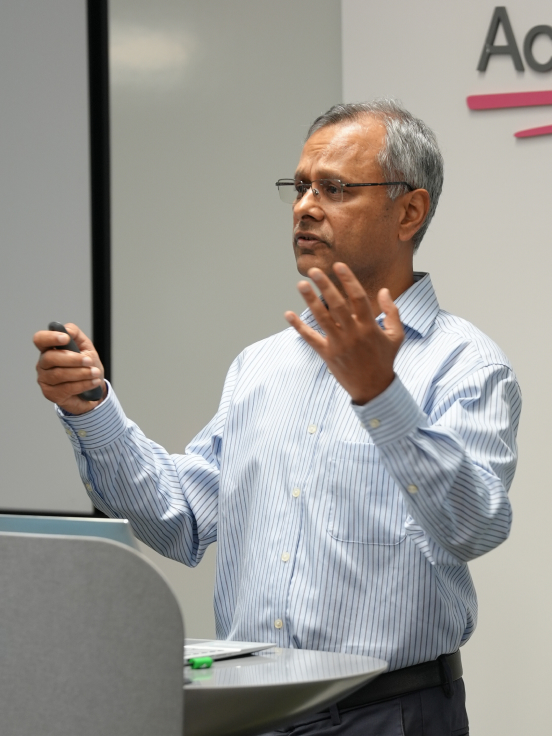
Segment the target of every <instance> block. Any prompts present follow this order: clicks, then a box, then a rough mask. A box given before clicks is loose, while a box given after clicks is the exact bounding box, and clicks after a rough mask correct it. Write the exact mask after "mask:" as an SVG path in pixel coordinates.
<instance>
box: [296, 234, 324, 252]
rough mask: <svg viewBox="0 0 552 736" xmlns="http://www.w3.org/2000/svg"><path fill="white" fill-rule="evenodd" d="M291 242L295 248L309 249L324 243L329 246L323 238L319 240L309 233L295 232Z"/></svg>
mask: <svg viewBox="0 0 552 736" xmlns="http://www.w3.org/2000/svg"><path fill="white" fill-rule="evenodd" d="M293 243H294V245H295V246H296V247H297V248H303V249H307V250H311V249H312V248H313V247H314V246H316V245H325V246H327V247H329V245H328V243H326V241H325V240H321V239H320V238H318V237H317V236H316V235H312V234H311V233H296V234H295V235H294V236H293Z"/></svg>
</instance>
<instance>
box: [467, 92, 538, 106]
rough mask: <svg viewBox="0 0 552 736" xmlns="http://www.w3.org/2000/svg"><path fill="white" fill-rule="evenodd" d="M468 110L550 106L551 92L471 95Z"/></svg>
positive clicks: (468, 100) (468, 99)
mask: <svg viewBox="0 0 552 736" xmlns="http://www.w3.org/2000/svg"><path fill="white" fill-rule="evenodd" d="M467 102H468V107H469V108H470V110H497V109H499V108H505V107H533V106H535V105H552V90H545V91H544V92H504V93H501V94H497V95H471V96H470V97H468V98H467Z"/></svg>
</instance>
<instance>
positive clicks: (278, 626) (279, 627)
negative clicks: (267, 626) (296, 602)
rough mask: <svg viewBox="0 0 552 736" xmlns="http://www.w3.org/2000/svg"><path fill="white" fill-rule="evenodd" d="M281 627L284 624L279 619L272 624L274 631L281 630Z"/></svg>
mask: <svg viewBox="0 0 552 736" xmlns="http://www.w3.org/2000/svg"><path fill="white" fill-rule="evenodd" d="M283 625H284V622H283V621H282V619H281V618H277V619H276V621H275V622H274V628H275V629H281V628H282V626H283Z"/></svg>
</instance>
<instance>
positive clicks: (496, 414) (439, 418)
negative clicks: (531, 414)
mask: <svg viewBox="0 0 552 736" xmlns="http://www.w3.org/2000/svg"><path fill="white" fill-rule="evenodd" d="M353 408H354V411H355V412H356V413H357V415H358V417H359V419H360V421H361V423H362V425H363V426H364V427H365V428H366V430H367V431H368V432H369V434H370V437H371V439H372V441H373V442H374V443H375V445H376V446H377V448H378V451H379V453H380V457H381V459H382V462H383V463H384V465H385V467H386V469H387V471H388V472H389V473H390V475H391V476H392V477H393V479H394V480H395V481H396V483H397V484H398V485H399V487H400V489H401V491H402V493H403V496H404V498H405V501H406V504H407V508H408V511H409V513H410V517H409V519H408V520H407V531H408V532H410V534H412V535H413V536H414V537H418V539H417V543H418V544H419V545H421V547H422V549H423V551H424V554H426V556H427V557H428V559H430V561H432V562H434V563H436V564H458V563H459V562H466V561H468V560H471V559H473V558H475V557H478V556H479V555H482V554H484V553H485V552H488V551H490V550H491V549H493V548H494V547H496V546H497V545H499V544H500V543H501V542H502V541H504V540H505V539H506V538H507V537H508V534H509V531H510V526H511V520H512V512H511V506H510V502H509V499H508V489H509V487H510V485H511V482H512V479H513V476H514V471H515V467H516V460H517V448H516V432H517V426H518V422H519V414H520V409H521V395H520V391H519V386H518V384H517V381H516V379H515V376H514V375H513V372H512V371H511V369H510V368H509V367H508V366H505V365H489V366H485V367H482V368H479V369H477V370H475V371H473V372H472V373H471V374H469V375H468V376H467V377H465V378H464V379H463V380H462V381H461V382H460V383H459V384H458V385H456V386H454V387H453V388H451V389H450V390H449V392H448V393H447V394H446V396H444V397H443V396H442V397H441V399H440V401H439V404H438V405H437V406H436V407H434V408H433V409H432V411H431V413H430V415H428V414H426V413H424V411H423V410H422V409H421V408H420V406H418V404H417V403H416V402H415V401H414V399H413V398H412V396H411V395H410V393H409V392H408V390H407V389H406V388H405V386H404V385H403V383H402V382H401V381H400V379H399V378H398V377H397V376H395V379H394V380H393V383H392V384H391V385H390V386H389V387H388V388H387V389H386V390H385V391H384V392H383V393H382V394H380V395H379V396H377V397H376V398H375V399H373V400H372V401H370V402H368V404H365V405H364V406H354V407H353ZM420 537H422V538H420Z"/></svg>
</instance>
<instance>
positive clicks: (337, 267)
mask: <svg viewBox="0 0 552 736" xmlns="http://www.w3.org/2000/svg"><path fill="white" fill-rule="evenodd" d="M334 271H336V272H337V273H340V274H345V273H347V269H346V268H345V266H344V265H343V263H336V264H335V266H334Z"/></svg>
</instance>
